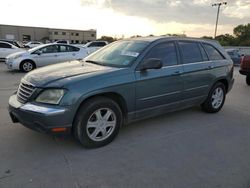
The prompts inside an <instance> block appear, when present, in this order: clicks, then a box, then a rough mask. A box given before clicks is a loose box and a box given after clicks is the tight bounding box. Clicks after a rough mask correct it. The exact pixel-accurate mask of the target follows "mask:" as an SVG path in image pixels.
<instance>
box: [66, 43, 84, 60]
mask: <svg viewBox="0 0 250 188" xmlns="http://www.w3.org/2000/svg"><path fill="white" fill-rule="evenodd" d="M79 53H80V48H78V47H75V46H68V57H67V58H68V59H69V60H76V59H82V58H81V54H79Z"/></svg>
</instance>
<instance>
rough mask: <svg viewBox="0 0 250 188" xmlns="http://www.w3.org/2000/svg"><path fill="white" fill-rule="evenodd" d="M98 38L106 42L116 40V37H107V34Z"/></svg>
mask: <svg viewBox="0 0 250 188" xmlns="http://www.w3.org/2000/svg"><path fill="white" fill-rule="evenodd" d="M98 40H105V41H107V42H108V43H111V42H114V41H117V38H113V37H109V36H102V37H101V38H99V39H98Z"/></svg>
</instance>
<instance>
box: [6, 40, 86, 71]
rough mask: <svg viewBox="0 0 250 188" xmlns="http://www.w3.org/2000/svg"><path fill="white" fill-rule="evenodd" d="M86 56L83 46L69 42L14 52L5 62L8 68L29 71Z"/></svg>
mask: <svg viewBox="0 0 250 188" xmlns="http://www.w3.org/2000/svg"><path fill="white" fill-rule="evenodd" d="M86 56H87V55H86V52H85V51H84V50H83V48H78V47H75V46H72V45H67V44H44V45H41V46H38V47H35V48H32V49H30V50H28V51H26V52H19V53H15V54H12V55H10V56H8V57H7V58H6V62H5V63H6V65H7V67H8V69H12V70H21V71H24V72H29V71H31V70H33V69H35V68H38V67H42V66H46V65H52V64H55V63H61V62H65V61H72V60H81V59H83V58H84V57H86Z"/></svg>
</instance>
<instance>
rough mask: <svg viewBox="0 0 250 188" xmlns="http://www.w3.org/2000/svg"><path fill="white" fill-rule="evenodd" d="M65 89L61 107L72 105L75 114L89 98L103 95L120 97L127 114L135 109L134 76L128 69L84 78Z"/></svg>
mask: <svg viewBox="0 0 250 188" xmlns="http://www.w3.org/2000/svg"><path fill="white" fill-rule="evenodd" d="M65 87H66V88H67V90H68V92H67V94H66V95H65V96H64V97H63V99H62V101H61V105H65V106H69V105H71V106H72V105H73V106H74V111H75V112H76V111H77V109H78V108H79V106H80V105H81V104H82V102H84V101H85V100H86V99H88V98H89V97H92V96H96V95H102V94H104V93H105V94H106V93H115V94H118V95H120V96H121V97H122V98H123V99H124V100H125V103H126V104H127V110H128V112H132V111H134V109H135V75H134V72H133V71H132V70H131V69H130V68H126V69H120V70H118V71H115V72H109V73H107V74H104V75H97V76H95V77H89V78H85V79H82V80H79V81H77V82H75V83H73V84H69V85H65Z"/></svg>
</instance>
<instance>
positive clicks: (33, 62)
mask: <svg viewBox="0 0 250 188" xmlns="http://www.w3.org/2000/svg"><path fill="white" fill-rule="evenodd" d="M25 61H28V62H31V63H32V64H33V65H34V68H36V67H37V66H36V63H35V61H33V60H32V59H24V60H22V61H21V62H20V64H19V69H20V70H21V66H22V63H23V62H25Z"/></svg>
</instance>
